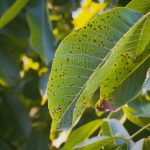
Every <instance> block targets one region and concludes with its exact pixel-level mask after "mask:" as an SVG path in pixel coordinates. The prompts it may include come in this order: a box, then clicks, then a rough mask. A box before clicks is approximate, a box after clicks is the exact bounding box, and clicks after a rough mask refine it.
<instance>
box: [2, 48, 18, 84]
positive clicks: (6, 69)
mask: <svg viewBox="0 0 150 150" xmlns="http://www.w3.org/2000/svg"><path fill="white" fill-rule="evenodd" d="M0 68H1V69H0V84H1V85H3V86H14V85H15V84H16V83H17V81H18V79H19V68H18V66H17V64H16V62H15V61H14V60H13V59H12V58H11V57H10V55H9V53H8V52H6V50H5V51H2V50H0Z"/></svg>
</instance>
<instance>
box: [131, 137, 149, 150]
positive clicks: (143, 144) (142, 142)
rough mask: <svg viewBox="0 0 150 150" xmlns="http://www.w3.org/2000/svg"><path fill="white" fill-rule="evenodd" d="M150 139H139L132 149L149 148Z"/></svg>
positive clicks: (141, 149)
mask: <svg viewBox="0 0 150 150" xmlns="http://www.w3.org/2000/svg"><path fill="white" fill-rule="evenodd" d="M149 148H150V139H149V138H145V139H141V140H139V141H137V142H136V143H135V144H134V145H133V147H132V148H131V149H130V150H149Z"/></svg>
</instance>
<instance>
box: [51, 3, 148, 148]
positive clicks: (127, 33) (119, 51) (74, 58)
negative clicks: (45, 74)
mask: <svg viewBox="0 0 150 150" xmlns="http://www.w3.org/2000/svg"><path fill="white" fill-rule="evenodd" d="M149 67H150V1H149V0H143V1H138V0H133V1H131V2H130V3H129V4H128V5H126V7H118V8H113V9H111V10H109V11H106V12H105V13H102V14H99V15H97V16H96V17H94V18H93V19H92V20H90V21H89V22H88V23H87V25H85V26H84V27H82V28H81V29H79V30H76V31H74V32H72V33H71V34H70V35H68V36H67V37H66V38H65V39H64V40H63V41H62V42H61V44H60V45H59V47H58V49H57V51H56V53H55V58H54V61H53V65H52V71H51V74H50V78H49V82H48V99H49V101H48V103H49V111H50V115H51V117H52V126H51V131H52V133H53V132H55V131H56V130H67V129H69V130H71V129H72V128H73V127H74V126H75V125H76V124H77V123H78V121H79V119H80V118H81V116H82V114H83V112H84V110H85V109H86V108H87V106H88V105H89V103H90V102H91V101H94V102H95V97H97V96H95V95H97V92H99V93H100V94H99V96H98V98H99V101H98V102H97V103H96V105H95V109H96V112H97V113H98V114H99V115H102V114H103V113H105V112H111V114H112V113H113V112H115V111H117V110H120V109H122V110H123V116H124V117H126V118H127V119H128V120H130V121H131V122H133V123H134V124H137V125H138V126H140V127H142V128H141V129H140V130H139V132H137V133H135V134H133V135H131V136H130V135H129V133H128V132H127V130H126V129H125V128H124V127H123V126H122V125H121V124H120V123H119V121H117V120H115V119H109V118H115V116H114V117H113V116H111V115H108V117H107V119H103V118H105V117H103V116H102V119H101V120H96V121H95V123H94V121H93V122H91V124H92V125H91V124H90V123H89V124H86V125H84V126H83V127H80V128H79V129H77V130H75V131H73V132H72V133H71V134H70V136H69V138H68V141H67V142H66V144H65V146H64V147H63V148H62V149H66V150H67V149H68V148H69V149H89V150H92V149H100V148H104V149H106V150H109V149H118V150H121V149H123V150H124V149H131V150H132V149H133V150H136V149H139V150H148V148H149V146H150V140H149V139H148V138H147V139H146V138H145V139H140V140H139V141H138V142H136V143H135V142H133V141H132V139H133V138H135V136H136V135H138V134H139V133H140V132H141V131H143V130H144V129H146V130H149V128H150V103H149V99H148V98H147V97H148V96H147V95H144V96H143V95H142V90H143V89H144V88H145V89H146V93H147V91H149V82H148V80H149V79H146V74H148V69H149ZM144 81H145V83H144ZM143 83H144V85H143ZM96 100H97V98H96ZM118 113H120V112H118ZM98 122H99V123H98ZM93 124H94V125H93ZM88 125H89V126H88ZM91 126H93V130H91V129H92V128H91ZM94 126H95V128H94ZM99 126H101V132H100V134H99V136H94V137H92V138H89V137H90V136H91V135H92V133H93V132H94V131H95V130H96V128H98V127H99ZM84 128H85V130H86V133H82V132H81V131H82V130H84ZM88 130H89V131H88ZM83 132H84V131H83ZM82 134H83V136H82ZM148 135H150V133H149V131H148ZM80 138H81V139H80ZM88 138H89V139H88Z"/></svg>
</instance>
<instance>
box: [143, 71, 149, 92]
mask: <svg viewBox="0 0 150 150" xmlns="http://www.w3.org/2000/svg"><path fill="white" fill-rule="evenodd" d="M148 92H150V71H148V72H147V78H146V79H145V81H144V84H143V87H142V93H143V94H147V93H148Z"/></svg>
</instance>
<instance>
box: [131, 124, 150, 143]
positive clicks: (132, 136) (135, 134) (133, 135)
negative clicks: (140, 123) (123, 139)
mask: <svg viewBox="0 0 150 150" xmlns="http://www.w3.org/2000/svg"><path fill="white" fill-rule="evenodd" d="M149 126H150V123H149V124H147V125H146V126H144V127H143V128H141V129H140V130H139V131H137V132H135V133H134V134H132V135H131V136H130V137H129V138H128V141H130V140H131V139H133V138H134V137H135V136H137V135H138V134H139V133H141V132H142V131H143V130H145V129H146V128H148V127H149Z"/></svg>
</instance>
